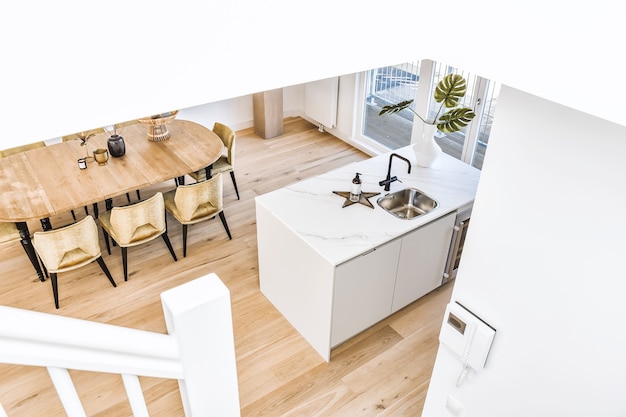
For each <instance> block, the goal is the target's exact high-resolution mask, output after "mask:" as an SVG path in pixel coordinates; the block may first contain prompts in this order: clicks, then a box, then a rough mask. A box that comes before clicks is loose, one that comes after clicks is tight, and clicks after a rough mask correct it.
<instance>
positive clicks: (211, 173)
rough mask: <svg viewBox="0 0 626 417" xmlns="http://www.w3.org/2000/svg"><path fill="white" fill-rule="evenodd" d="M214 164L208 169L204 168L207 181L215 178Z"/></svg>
mask: <svg viewBox="0 0 626 417" xmlns="http://www.w3.org/2000/svg"><path fill="white" fill-rule="evenodd" d="M212 171H213V164H211V165H209V166H208V167H206V168H204V173H205V175H206V179H207V180H208V179H210V178H211V177H213V172H212Z"/></svg>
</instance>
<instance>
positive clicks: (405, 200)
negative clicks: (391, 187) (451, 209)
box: [377, 188, 438, 220]
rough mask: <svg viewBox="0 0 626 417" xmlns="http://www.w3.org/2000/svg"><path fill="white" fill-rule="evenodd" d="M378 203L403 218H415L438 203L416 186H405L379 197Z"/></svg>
mask: <svg viewBox="0 0 626 417" xmlns="http://www.w3.org/2000/svg"><path fill="white" fill-rule="evenodd" d="M377 202H378V205H379V206H381V207H382V208H383V209H385V210H386V211H387V212H389V213H391V214H393V215H394V216H396V217H399V218H401V219H406V220H409V219H414V218H416V217H418V216H421V215H422V214H426V213H428V212H429V211H431V210H433V209H435V208H436V207H437V206H438V203H437V202H436V201H435V200H434V199H432V198H430V197H429V196H427V195H426V194H424V193H422V192H421V191H420V190H418V189H416V188H404V189H402V190H399V191H395V192H393V193H389V194H387V195H385V196H383V197H380V198H379V199H378V201H377Z"/></svg>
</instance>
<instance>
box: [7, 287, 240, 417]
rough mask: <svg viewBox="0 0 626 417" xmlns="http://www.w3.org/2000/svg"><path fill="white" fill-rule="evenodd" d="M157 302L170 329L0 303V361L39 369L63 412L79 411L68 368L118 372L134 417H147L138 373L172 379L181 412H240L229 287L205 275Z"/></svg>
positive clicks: (76, 413)
mask: <svg viewBox="0 0 626 417" xmlns="http://www.w3.org/2000/svg"><path fill="white" fill-rule="evenodd" d="M161 302H162V305H163V312H164V315H165V322H166V325H167V330H168V333H169V334H160V333H153V332H147V331H143V330H135V329H129V328H125V327H120V326H113V325H109V324H103V323H95V322H90V321H87V320H79V319H74V318H69V317H62V316H56V315H53V314H46V313H38V312H33V311H28V310H21V309H16V308H12V307H5V306H0V323H2V326H0V362H1V363H10V364H18V365H31V366H43V367H46V368H47V369H48V373H49V374H50V377H51V379H52V381H53V384H54V386H55V389H56V391H57V393H58V395H59V397H60V399H61V402H62V404H63V407H64V408H65V411H66V413H67V415H68V416H70V417H74V416H79V417H82V416H85V411H84V409H83V406H82V404H81V402H80V398H79V396H78V394H77V392H76V389H75V388H74V384H73V382H72V379H71V377H70V375H69V372H68V369H76V370H84V371H94V372H105V373H117V374H121V375H122V380H123V383H124V387H125V389H126V394H127V396H128V400H129V403H130V405H131V409H132V412H133V415H134V416H137V417H143V416H148V411H147V407H146V403H145V400H144V397H143V391H142V389H141V386H140V383H139V378H138V376H148V377H158V378H172V379H177V380H178V383H179V388H180V394H181V398H182V403H183V408H184V411H185V415H186V416H188V417H189V416H202V417H205V416H206V417H208V416H219V417H230V416H234V417H238V416H240V409H239V390H238V385H237V368H236V362H235V349H234V337H233V328H232V313H231V306H230V293H229V291H228V288H226V286H225V285H224V284H223V283H222V281H221V280H220V279H219V278H218V276H217V275H215V274H209V275H207V276H204V277H202V278H198V279H196V280H193V281H190V282H188V283H185V284H183V285H180V286H178V287H176V288H173V289H171V290H168V291H165V292H163V293H162V294H161ZM3 415H4V410H3V409H2V406H1V405H0V417H1V416H3Z"/></svg>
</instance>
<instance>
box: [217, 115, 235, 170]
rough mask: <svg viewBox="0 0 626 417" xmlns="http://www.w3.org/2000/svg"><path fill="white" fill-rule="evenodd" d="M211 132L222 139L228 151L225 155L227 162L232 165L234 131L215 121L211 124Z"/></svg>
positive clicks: (233, 158)
mask: <svg viewBox="0 0 626 417" xmlns="http://www.w3.org/2000/svg"><path fill="white" fill-rule="evenodd" d="M213 132H214V133H215V134H216V135H217V136H219V137H220V139H222V142H224V146H225V147H226V149H227V151H228V155H227V157H226V159H227V161H228V163H229V164H230V165H234V164H235V139H236V134H235V131H234V130H232V129H231V128H230V127H228V126H226V125H224V124H222V123H220V122H215V123H214V124H213Z"/></svg>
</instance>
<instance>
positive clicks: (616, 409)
mask: <svg viewBox="0 0 626 417" xmlns="http://www.w3.org/2000/svg"><path fill="white" fill-rule="evenodd" d="M625 138H626V128H624V127H622V126H618V125H615V124H611V123H608V122H606V121H604V120H601V119H598V118H595V117H592V116H589V115H587V114H584V113H580V112H578V111H575V110H572V109H569V108H566V107H563V106H560V105H557V104H554V103H552V102H549V101H546V100H544V99H541V98H538V97H536V96H532V95H530V94H527V93H524V92H520V91H519V90H515V89H512V88H509V87H506V86H504V87H503V88H502V91H501V93H500V98H499V101H498V108H497V112H496V118H495V122H494V126H493V130H492V132H491V135H490V138H489V150H488V153H487V157H486V160H485V165H484V167H483V170H482V174H481V182H480V185H479V189H478V194H477V198H476V202H475V208H474V211H473V216H472V222H471V225H470V229H469V235H468V237H467V240H466V246H465V251H464V255H463V260H462V263H461V267H460V271H459V274H458V277H457V279H456V283H455V288H454V291H453V294H452V300H458V301H459V302H461V303H462V304H463V305H465V306H466V307H467V308H469V309H470V310H473V311H474V312H475V313H476V314H478V315H479V316H480V317H481V318H483V319H484V320H486V321H487V322H488V323H489V324H491V325H492V326H493V327H495V328H496V330H497V334H496V337H495V341H494V344H493V347H492V351H491V353H490V356H489V358H488V361H487V365H486V368H485V369H484V371H483V373H481V374H475V373H472V374H470V375H469V377H468V379H467V381H466V383H465V385H463V386H461V387H460V388H456V387H455V382H456V379H457V377H458V375H459V373H460V372H461V362H460V361H459V360H458V359H456V358H455V357H453V356H452V355H451V354H450V353H449V351H448V350H447V349H446V348H445V347H440V349H439V352H438V355H437V360H436V364H435V368H434V372H433V377H432V380H431V385H430V388H429V391H428V396H427V400H426V406H425V408H424V413H423V415H424V416H426V417H435V416H450V415H451V414H449V413H448V412H447V411H446V410H445V408H444V404H445V402H446V398H447V396H448V394H451V395H453V396H454V397H455V398H456V399H457V400H458V401H459V402H460V403H461V404H462V405H463V406H464V407H465V408H464V411H463V414H462V416H463V417H502V416H509V417H517V416H519V417H528V416H533V417H538V416H546V417H548V416H549V417H554V416H568V417H577V416H580V417H588V416H594V415H596V416H597V415H602V416H603V417H608V416H616V417H617V416H624V415H626V400H625V399H624V398H625V397H624V393H625V392H626V354H625V352H626V335H625V334H624V325H623V320H624V318H626V302H624V294H625V293H626V291H625V289H626V288H625V287H626V281H625V279H624V272H623V268H622V265H621V264H620V262H621V260H622V259H623V258H624V252H625V251H626V243H625V240H624V236H626V223H625V222H624V215H623V209H624V206H625V203H626V193H625V190H626V187H625V181H626V180H625V178H626V163H625V161H626V140H625Z"/></svg>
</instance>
